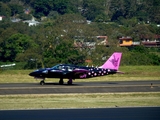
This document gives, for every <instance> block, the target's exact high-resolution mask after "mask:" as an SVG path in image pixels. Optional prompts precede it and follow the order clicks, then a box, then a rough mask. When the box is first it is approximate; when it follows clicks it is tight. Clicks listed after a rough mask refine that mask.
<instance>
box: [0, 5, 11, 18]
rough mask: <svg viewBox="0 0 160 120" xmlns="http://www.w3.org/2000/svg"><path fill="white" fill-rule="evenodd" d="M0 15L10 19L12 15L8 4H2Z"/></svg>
mask: <svg viewBox="0 0 160 120" xmlns="http://www.w3.org/2000/svg"><path fill="white" fill-rule="evenodd" d="M0 15H3V16H6V17H9V16H10V15H11V9H10V8H9V7H8V5H7V4H4V3H2V2H0Z"/></svg>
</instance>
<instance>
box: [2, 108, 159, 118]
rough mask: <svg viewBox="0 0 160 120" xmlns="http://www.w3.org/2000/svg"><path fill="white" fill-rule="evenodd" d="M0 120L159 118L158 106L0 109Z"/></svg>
mask: <svg viewBox="0 0 160 120" xmlns="http://www.w3.org/2000/svg"><path fill="white" fill-rule="evenodd" d="M0 120H160V107H133V108H132V107H131V108H94V109H46V110H45V109H44V110H0Z"/></svg>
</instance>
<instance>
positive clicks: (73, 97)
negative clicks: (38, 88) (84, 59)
mask: <svg viewBox="0 0 160 120" xmlns="http://www.w3.org/2000/svg"><path fill="white" fill-rule="evenodd" d="M116 106H118V107H131V106H132V107H134V106H160V92H152V93H141V92H139V93H97V94H96V93H88V94H52V95H49V94H48V95H0V109H1V110H2V109H35V108H100V107H102V108H104V107H105V108H107V107H116Z"/></svg>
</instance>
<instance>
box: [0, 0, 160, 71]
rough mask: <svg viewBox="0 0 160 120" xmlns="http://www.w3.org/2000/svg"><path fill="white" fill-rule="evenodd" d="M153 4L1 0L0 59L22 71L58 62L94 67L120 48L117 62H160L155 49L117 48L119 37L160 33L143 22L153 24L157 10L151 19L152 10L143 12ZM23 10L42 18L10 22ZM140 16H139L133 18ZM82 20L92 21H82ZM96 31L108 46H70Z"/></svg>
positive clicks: (152, 0) (144, 0) (139, 0)
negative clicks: (31, 22) (31, 23)
mask: <svg viewBox="0 0 160 120" xmlns="http://www.w3.org/2000/svg"><path fill="white" fill-rule="evenodd" d="M140 6H141V7H140ZM155 7H156V8H157V7H159V1H158V0H157V1H156V0H133V1H130V0H118V1H117V0H99V1H97V0H77V1H75V0H67V1H66V0H58V1H57V0H14V2H13V0H1V2H0V14H1V15H4V16H6V19H4V20H2V21H0V36H1V37H0V62H1V64H5V63H11V62H16V63H17V66H18V65H19V66H18V68H21V69H31V68H40V67H51V66H53V65H55V64H57V63H69V64H78V65H87V64H89V65H96V66H99V65H101V64H102V63H103V62H105V60H106V59H108V57H109V56H110V55H111V54H112V53H113V52H115V51H120V52H123V57H122V63H121V64H122V65H160V54H159V52H160V49H159V48H145V47H144V46H137V47H135V48H132V49H128V48H125V47H117V42H118V40H117V37H118V36H132V38H133V39H134V40H135V41H140V36H141V35H142V34H143V35H149V36H150V37H151V38H152V37H153V36H154V35H155V34H160V28H159V27H157V26H156V24H145V21H147V20H150V21H153V23H158V14H159V13H158V12H155V13H154V14H156V15H155V16H154V17H156V16H157V17H156V19H155V18H154V17H153V14H151V13H150V12H151V11H150V12H149V13H147V14H148V15H147V16H146V15H145V14H146V13H143V12H144V11H145V10H147V11H149V10H152V9H153V8H155ZM25 8H30V9H31V13H32V16H35V17H36V18H37V19H38V18H40V16H47V19H46V20H45V21H43V22H41V24H40V25H38V26H31V27H29V26H28V25H27V24H24V23H23V22H18V23H12V22H11V21H10V19H9V18H10V17H11V16H17V17H20V18H21V19H24V20H25V19H28V17H29V18H30V15H31V13H30V14H25V13H24V9H25ZM4 9H5V10H6V11H5V10H4ZM137 10H139V11H137ZM139 14H142V15H140V17H138V16H137V15H139ZM151 16H152V17H153V18H152V17H151ZM7 18H8V19H7ZM86 20H91V21H92V23H91V24H87V22H86ZM108 21H109V22H108ZM107 22H108V23H107ZM138 22H141V23H140V24H139V23H138ZM99 35H106V36H108V42H109V44H110V46H109V47H106V46H99V45H97V46H96V47H95V49H91V48H89V47H85V48H76V47H75V46H74V40H75V37H76V36H82V37H83V38H84V40H85V41H96V40H95V38H93V37H95V36H99ZM85 60H91V61H92V62H91V63H86V62H85Z"/></svg>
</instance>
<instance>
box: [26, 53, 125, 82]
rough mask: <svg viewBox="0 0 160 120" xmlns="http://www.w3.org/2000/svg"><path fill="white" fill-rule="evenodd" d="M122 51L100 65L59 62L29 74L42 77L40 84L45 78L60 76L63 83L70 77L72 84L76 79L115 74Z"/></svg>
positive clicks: (38, 77)
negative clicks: (88, 65)
mask: <svg viewBox="0 0 160 120" xmlns="http://www.w3.org/2000/svg"><path fill="white" fill-rule="evenodd" d="M121 56H122V53H120V52H115V53H113V54H112V55H111V56H110V58H109V59H108V60H107V61H106V62H105V63H104V64H103V65H102V66H100V67H87V66H76V65H69V64H58V65H56V66H53V67H51V68H44V69H38V70H35V71H33V72H31V73H30V74H29V75H30V76H33V77H34V78H36V79H41V81H40V84H41V85H43V84H45V82H44V81H45V78H60V80H59V84H61V85H62V84H63V83H64V81H63V79H69V80H68V84H72V81H73V80H75V79H84V78H91V77H97V76H104V75H109V74H115V73H117V72H118V68H119V65H120V61H121Z"/></svg>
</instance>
